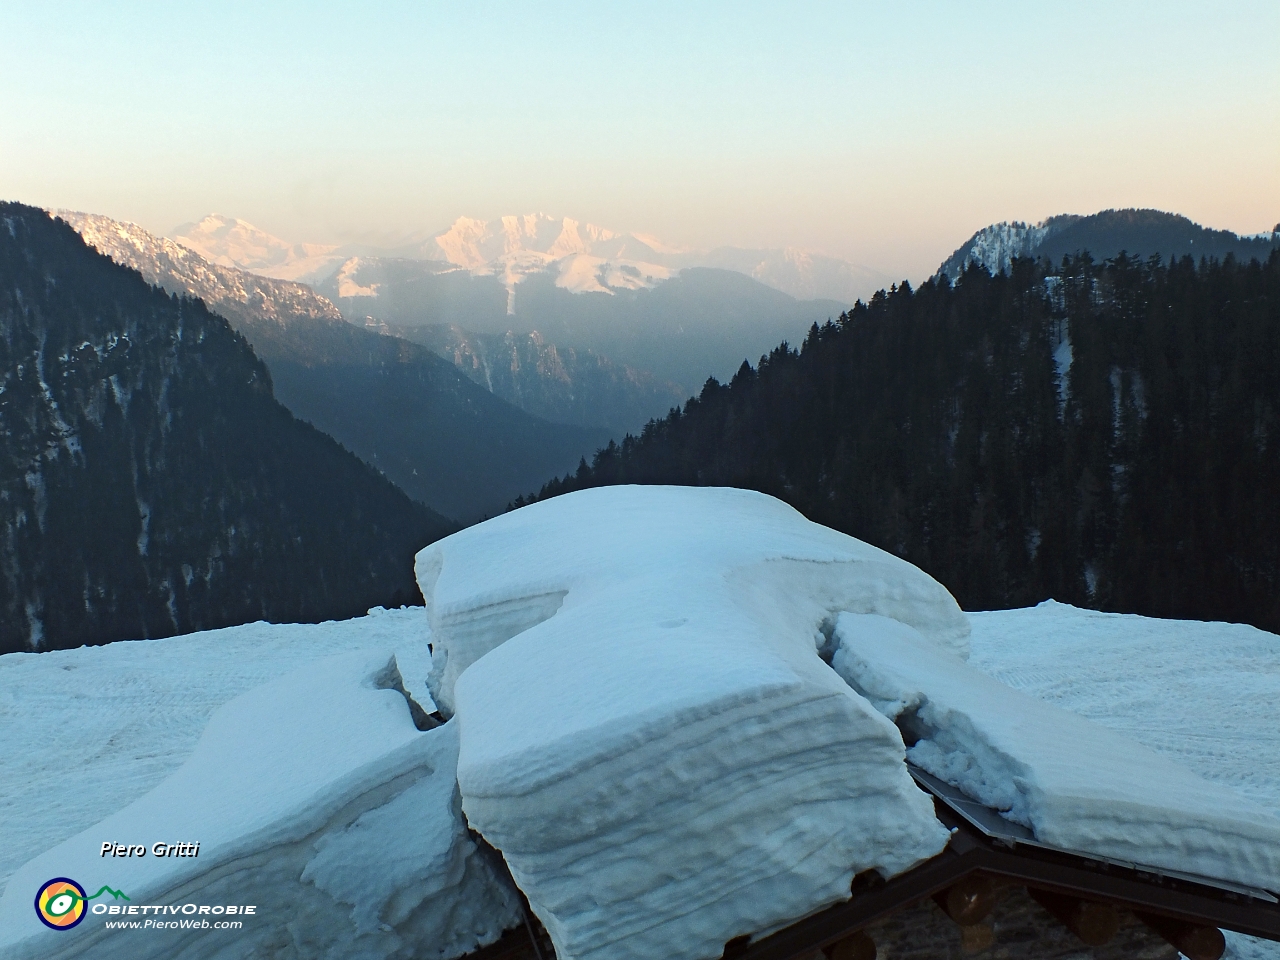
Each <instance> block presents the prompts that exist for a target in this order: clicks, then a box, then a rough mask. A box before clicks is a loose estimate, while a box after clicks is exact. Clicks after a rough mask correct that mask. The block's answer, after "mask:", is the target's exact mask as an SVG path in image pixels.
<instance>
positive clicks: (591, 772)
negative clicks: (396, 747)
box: [417, 487, 968, 960]
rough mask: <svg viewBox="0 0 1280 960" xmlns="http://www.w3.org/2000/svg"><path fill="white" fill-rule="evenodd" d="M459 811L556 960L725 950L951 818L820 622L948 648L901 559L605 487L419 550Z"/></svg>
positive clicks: (702, 501)
mask: <svg viewBox="0 0 1280 960" xmlns="http://www.w3.org/2000/svg"><path fill="white" fill-rule="evenodd" d="M417 569H418V578H419V583H420V585H421V586H422V589H423V594H424V596H425V597H426V598H427V603H428V608H429V610H430V616H431V623H432V639H433V642H434V644H435V652H436V656H435V657H434V659H433V663H434V665H435V666H434V670H433V674H432V685H433V686H432V689H433V693H434V694H435V695H436V696H437V702H438V703H440V704H442V705H443V706H444V707H445V708H446V709H451V710H455V711H456V718H455V722H457V723H460V725H461V742H462V745H461V754H460V758H459V766H458V779H459V784H460V786H461V790H462V797H463V809H464V810H465V812H466V815H467V818H468V820H469V821H470V822H471V824H472V826H474V827H475V828H476V829H478V830H480V832H481V833H483V834H484V835H485V837H486V839H488V840H489V841H490V842H492V843H493V844H494V845H495V846H496V847H498V848H499V849H500V850H501V851H502V852H503V854H504V856H505V857H506V860H507V863H508V865H509V866H510V867H511V870H512V873H513V875H514V876H515V878H516V881H517V883H518V884H519V885H520V887H521V889H522V890H523V891H524V892H525V893H526V894H527V895H528V897H529V901H530V903H531V905H532V906H533V909H534V910H535V911H536V912H537V913H538V915H539V917H540V918H541V919H542V921H543V923H544V924H545V925H546V927H547V929H548V931H549V932H550V933H551V935H552V938H553V939H554V941H555V943H556V949H557V954H558V955H559V956H560V957H561V958H562V960H579V958H586V957H601V958H603V957H609V958H612V960H619V958H637V960H639V958H646V960H652V958H658V957H669V956H681V957H689V958H694V957H718V956H719V955H720V953H721V951H722V949H723V947H724V943H725V942H726V941H727V940H729V939H730V938H732V937H734V936H738V935H741V934H748V933H758V932H763V931H765V930H768V929H771V928H774V927H777V926H781V925H783V924H785V923H786V922H788V921H790V920H792V919H794V918H797V917H800V916H803V915H805V914H807V913H809V912H811V911H813V910H816V909H818V908H820V907H822V906H824V905H826V904H828V903H831V902H834V901H837V900H840V899H843V898H845V897H847V896H848V893H849V883H850V880H851V879H852V877H853V875H854V874H855V873H856V872H859V871H862V870H866V869H878V870H879V871H881V872H882V873H883V874H886V875H891V874H896V873H898V872H900V871H903V870H905V869H907V868H909V867H911V866H912V865H914V864H915V863H917V862H919V861H921V860H923V859H925V858H928V857H930V856H932V855H934V854H936V853H937V852H938V851H939V850H940V849H941V848H942V847H943V846H944V845H945V843H946V840H947V834H946V831H945V830H943V829H942V827H941V826H940V825H939V824H938V823H937V821H936V820H935V818H934V816H933V812H932V805H931V803H930V802H929V801H928V799H927V798H926V797H925V795H924V794H922V793H921V792H920V791H919V790H918V789H916V788H915V786H914V785H913V784H912V782H911V781H910V779H909V777H908V775H907V773H906V768H905V766H904V764H903V746H902V741H901V738H900V736H899V735H898V732H897V730H896V729H895V728H894V727H893V726H892V725H891V724H890V723H889V722H888V721H887V720H885V718H883V717H882V716H880V715H879V714H878V713H877V712H876V711H875V710H874V709H872V708H871V706H870V705H869V704H868V703H867V702H866V701H865V700H863V699H862V698H861V697H859V696H857V695H856V694H855V693H853V691H851V690H850V689H849V688H848V686H847V685H846V684H845V683H843V682H842V681H841V680H840V678H839V677H838V676H836V674H835V673H833V672H832V671H831V670H830V668H829V667H828V666H827V665H826V664H825V663H824V662H823V661H822V660H821V659H820V658H819V656H818V649H819V648H820V646H822V645H823V644H825V643H826V637H825V636H824V633H823V627H824V624H825V625H826V627H827V628H828V631H829V628H830V625H831V624H832V623H833V622H834V616H835V614H836V612H838V611H840V610H844V609H849V610H859V611H874V612H876V613H881V614H884V615H886V616H891V617H896V618H898V619H900V620H902V621H904V622H905V623H909V624H911V625H912V626H913V627H915V628H916V629H918V630H919V631H920V632H921V633H922V634H923V635H925V636H928V637H929V638H930V640H931V641H932V642H935V643H937V644H939V645H941V646H942V647H943V648H946V649H948V650H952V651H957V652H960V653H964V652H965V651H966V649H967V644H966V637H967V634H968V624H967V621H966V619H965V617H964V615H963V614H962V613H961V612H960V610H959V609H958V607H957V606H956V604H955V601H954V600H953V599H952V598H951V596H950V595H949V594H948V593H947V592H946V590H945V589H943V588H942V587H941V586H940V585H938V584H937V583H936V582H935V581H933V580H931V579H930V578H929V577H927V576H926V575H925V574H923V573H922V572H920V571H919V570H918V569H916V568H915V567H913V566H911V565H910V564H907V563H905V562H904V561H902V560H899V559H897V558H894V557H892V556H890V555H888V554H886V553H884V552H882V551H880V550H877V549H874V548H872V547H869V546H867V545H866V544H863V543H860V542H858V541H856V540H853V539H851V538H849V537H846V536H843V535H841V534H838V533H835V532H834V531H832V530H829V529H827V528H824V527H820V526H817V525H815V524H812V523H809V522H808V521H806V520H805V519H804V518H803V517H801V516H800V515H799V514H798V513H796V512H795V511H794V510H792V509H791V508H790V507H787V506H786V505H784V504H782V503H780V502H778V501H776V500H774V499H772V498H769V497H766V496H763V495H761V494H757V493H752V492H749V491H742V490H726V489H690V488H671V487H610V488H604V489H596V490H588V491H583V492H581V493H576V494H572V495H568V496H564V497H560V498H557V499H554V500H550V501H546V502H543V503H539V504H536V505H534V506H531V507H525V508H523V509H521V510H517V511H515V512H513V513H509V514H506V515H505V516H502V517H498V518H495V519H494V520H490V521H488V522H486V523H484V524H481V525H479V526H477V527H473V528H471V529H469V530H465V531H463V532H461V533H458V534H455V535H453V536H451V537H448V538H446V539H445V540H442V541H440V542H438V543H436V544H433V545H432V546H431V547H428V548H427V549H426V550H424V551H423V552H422V553H420V554H419V555H418V567H417Z"/></svg>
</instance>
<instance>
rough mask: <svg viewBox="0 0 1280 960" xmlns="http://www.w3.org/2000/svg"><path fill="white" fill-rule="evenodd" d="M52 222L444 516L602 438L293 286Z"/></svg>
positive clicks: (462, 516)
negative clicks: (518, 401) (233, 347)
mask: <svg viewBox="0 0 1280 960" xmlns="http://www.w3.org/2000/svg"><path fill="white" fill-rule="evenodd" d="M58 216H60V217H62V218H64V219H66V220H67V221H68V222H70V223H71V224H72V225H73V226H74V227H75V228H76V229H77V230H79V231H80V232H81V233H82V234H83V235H84V237H85V239H86V240H87V241H88V242H89V243H90V244H92V245H93V246H95V247H96V248H98V249H99V250H101V251H102V252H103V253H106V254H107V255H108V256H110V257H112V258H113V259H115V260H116V261H117V262H119V263H122V264H124V265H126V266H129V267H132V268H133V269H135V270H138V271H139V272H140V273H141V274H142V275H143V276H144V277H145V278H146V279H147V281H148V282H150V283H154V284H156V285H158V286H160V287H163V288H164V289H165V290H168V291H169V292H171V293H178V294H186V295H189V296H195V297H200V298H201V299H202V300H204V302H205V303H206V304H207V305H208V306H209V308H210V309H211V310H214V311H216V312H217V313H219V314H222V315H223V316H225V317H226V318H227V319H228V320H230V321H231V323H232V325H233V326H234V327H235V328H236V329H237V330H238V331H239V332H240V333H242V334H243V335H244V336H245V337H246V338H247V339H248V340H249V342H250V343H251V344H252V345H253V348H254V350H255V351H256V352H257V354H258V355H259V356H260V357H261V358H262V359H263V360H264V361H265V362H266V364H267V366H268V367H269V368H270V370H271V377H272V381H273V383H274V385H275V393H276V396H277V398H278V399H279V400H280V401H281V402H282V403H284V404H285V406H287V407H288V408H289V409H290V410H292V411H293V412H294V413H295V414H296V415H297V416H299V417H301V418H303V419H305V420H308V421H310V422H311V423H313V424H315V426H317V427H318V428H319V429H321V430H323V431H325V432H326V433H328V434H330V435H331V436H333V437H334V438H336V439H337V440H338V441H339V442H341V443H342V444H343V445H344V446H346V447H347V448H348V449H349V450H351V451H353V452H354V453H356V454H357V455H358V456H360V457H361V458H362V459H364V460H365V461H367V462H368V463H370V464H373V465H374V466H376V467H377V468H378V469H379V470H381V471H382V472H383V473H385V474H386V475H387V477H389V478H390V479H391V480H392V481H394V482H395V483H396V484H397V485H398V486H400V487H401V489H403V490H404V491H405V492H406V493H408V494H409V495H410V496H411V497H413V498H415V499H417V500H420V501H421V502H423V503H426V504H428V505H429V506H431V507H432V508H433V509H435V510H439V511H440V512H441V513H443V514H445V515H446V516H448V517H451V518H454V519H456V520H459V521H462V522H473V521H475V520H478V519H480V518H481V517H483V516H485V515H492V514H494V513H497V512H500V511H501V510H502V509H503V508H504V507H505V505H506V504H507V503H508V502H510V500H512V499H513V498H514V497H515V496H517V495H518V494H520V493H521V492H523V491H524V490H527V489H528V488H529V486H530V485H531V484H533V485H537V484H540V483H542V482H543V481H544V480H546V479H547V478H548V477H550V476H552V475H554V474H555V473H556V472H557V471H563V470H566V469H569V468H570V467H573V466H576V465H577V463H578V460H579V459H580V458H581V457H582V456H583V455H586V456H588V457H589V456H590V455H591V453H592V452H593V451H594V450H595V449H596V448H598V447H599V446H600V445H602V444H603V443H605V442H606V441H607V440H608V438H609V434H610V432H609V430H607V429H606V428H604V427H603V426H596V427H594V428H584V427H578V426H573V425H565V424H559V423H549V422H547V421H545V420H542V419H540V418H538V417H536V416H532V415H530V414H528V413H526V412H524V411H523V410H520V409H517V408H516V407H514V406H512V405H511V404H509V403H507V402H504V401H503V400H502V399H500V398H499V397H498V396H495V395H494V394H493V393H491V392H489V391H488V390H486V389H485V388H484V387H482V386H479V385H477V384H476V383H475V382H473V381H472V380H471V379H468V378H467V377H466V376H463V375H462V373H461V372H460V371H459V370H458V369H457V368H456V367H455V366H454V365H453V364H451V363H449V362H448V361H446V360H444V359H442V358H440V357H439V356H437V355H436V354H435V353H433V352H432V351H431V350H429V349H427V348H426V347H424V346H422V345H420V344H417V343H411V342H409V341H408V340H405V339H401V338H397V337H394V336H386V335H382V334H380V333H378V332H376V331H374V330H367V329H364V328H362V327H356V326H353V325H351V324H349V323H347V322H346V321H344V320H343V319H342V315H341V314H340V313H339V312H338V310H337V308H336V307H335V306H334V305H333V304H332V303H331V302H330V301H328V300H326V299H325V298H324V297H322V296H319V295H317V294H316V293H315V292H314V291H313V290H311V289H310V288H309V287H306V286H304V285H302V284H299V283H293V282H290V281H283V280H274V279H270V278H268V277H263V276H258V275H255V274H252V273H249V272H247V271H244V270H240V269H237V268H235V267H226V266H221V265H218V264H215V263H211V262H209V261H207V260H205V259H204V258H203V257H201V256H200V255H198V254H196V253H194V252H192V251H191V250H189V249H187V248H186V247H184V246H182V245H180V244H177V243H175V242H173V241H172V240H166V239H164V238H161V237H156V236H154V235H153V234H150V233H148V232H147V231H145V230H143V229H142V228H141V227H139V226H137V225H136V224H129V223H121V222H118V221H115V220H111V219H110V218H108V217H102V216H96V215H92V214H83V213H73V212H68V211H60V212H59V214H58Z"/></svg>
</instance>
